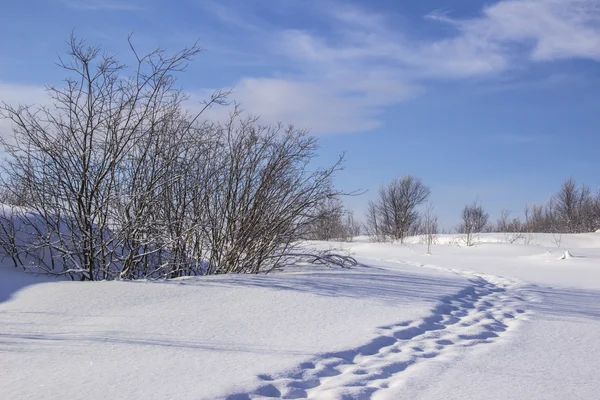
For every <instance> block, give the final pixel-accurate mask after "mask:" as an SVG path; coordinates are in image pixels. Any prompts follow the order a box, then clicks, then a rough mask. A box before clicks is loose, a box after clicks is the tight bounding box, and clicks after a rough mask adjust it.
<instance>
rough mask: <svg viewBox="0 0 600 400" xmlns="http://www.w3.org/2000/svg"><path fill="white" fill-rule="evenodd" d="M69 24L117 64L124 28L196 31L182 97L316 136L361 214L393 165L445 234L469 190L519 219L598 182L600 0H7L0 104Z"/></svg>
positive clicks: (15, 95) (52, 76) (152, 43)
mask: <svg viewBox="0 0 600 400" xmlns="http://www.w3.org/2000/svg"><path fill="white" fill-rule="evenodd" d="M72 29H75V32H76V34H77V35H79V36H81V37H83V38H86V39H87V40H88V41H89V42H91V43H94V44H99V45H102V46H104V48H105V49H106V50H107V51H108V52H110V53H117V54H118V55H121V58H122V59H125V60H126V59H127V57H129V55H128V53H127V42H126V39H127V35H128V34H129V33H130V32H132V31H134V32H135V34H134V39H133V41H134V43H135V44H136V46H137V47H138V49H140V50H141V51H145V50H150V49H153V48H155V47H164V48H167V49H172V50H176V49H179V48H181V47H183V46H185V45H189V44H191V43H193V42H194V41H196V40H199V43H200V44H201V45H202V46H203V47H204V48H205V49H206V52H204V53H202V54H201V55H200V56H199V57H198V58H197V59H196V60H195V61H194V62H193V63H192V64H191V65H190V67H189V69H188V70H187V72H186V73H185V74H183V75H182V76H181V77H180V82H181V85H182V86H183V87H184V88H185V89H186V91H188V92H189V93H190V94H191V95H192V98H193V99H199V98H202V97H203V96H205V95H206V93H208V92H209V91H210V90H212V89H214V88H219V87H225V88H230V87H234V93H233V95H232V99H235V100H237V101H239V102H241V104H242V107H243V108H244V109H245V110H246V111H248V112H251V113H254V114H258V115H261V116H262V118H263V120H265V121H279V120H281V121H284V122H286V123H293V124H295V125H296V126H298V127H307V128H310V129H311V131H312V133H313V134H316V135H318V136H320V138H321V157H320V161H321V162H323V163H327V162H330V161H331V160H333V159H335V157H336V156H337V154H339V153H340V152H342V151H346V152H347V153H346V155H347V157H346V169H345V170H344V171H343V172H342V173H340V174H339V176H338V179H337V184H338V186H340V187H342V188H344V189H347V190H352V189H368V190H369V192H368V193H367V194H366V195H364V196H361V197H356V198H351V199H348V204H349V206H350V207H351V208H352V209H354V210H356V211H357V212H359V213H360V212H362V209H364V206H365V204H366V202H367V201H368V200H369V199H370V198H372V197H373V195H374V193H375V192H376V190H377V188H378V187H379V185H381V184H383V183H386V182H388V181H389V180H390V179H392V178H393V177H395V176H402V175H404V174H412V175H415V176H418V177H421V178H422V179H423V180H424V182H425V183H426V184H427V185H429V186H430V187H431V189H432V193H433V195H432V201H433V202H434V204H435V207H436V210H437V212H438V214H439V216H440V220H441V222H442V225H443V226H445V227H447V228H451V227H452V226H454V224H455V223H456V222H457V219H458V214H459V212H460V209H461V207H462V206H463V205H464V204H466V203H469V202H471V201H473V200H474V199H475V198H476V197H478V198H479V200H480V201H481V202H482V204H483V205H484V207H485V208H486V209H487V210H488V211H489V212H490V214H492V215H493V216H495V215H497V214H498V212H499V211H500V209H502V208H506V209H508V210H511V211H512V212H513V213H514V214H515V215H518V214H520V213H521V211H522V209H523V207H524V205H525V204H533V203H539V202H544V201H545V200H546V199H547V198H548V197H549V195H550V194H551V193H552V192H554V191H555V190H556V189H557V188H558V186H559V184H560V183H561V182H562V181H563V180H564V179H565V178H567V177H569V176H573V177H574V178H575V179H576V180H577V181H578V182H582V183H586V184H588V185H589V186H591V187H592V188H593V189H596V188H598V187H599V186H600V175H599V174H598V164H599V163H598V158H599V157H598V154H597V153H598V150H597V149H598V148H600V139H599V138H598V137H599V133H600V132H599V129H598V127H599V126H600V64H599V61H600V0H505V1H499V2H494V1H488V2H481V1H475V0H456V1H452V2H448V1H440V0H423V1H395V0H374V1H356V0H355V1H341V0H280V1H272V0H245V1H242V0H230V1H228V0H222V1H212V0H210V1H202V0H196V1H191V0H182V1H177V2H174V1H166V0H148V1H137V0H107V1H101V0H44V1H42V0H37V1H36V0H30V1H27V2H16V1H13V2H5V3H4V4H3V5H2V13H0V100H4V101H8V102H25V103H34V102H44V94H43V85H45V84H51V83H58V82H60V80H61V79H62V78H63V77H64V71H61V70H60V69H59V68H58V67H56V66H55V65H54V61H56V58H57V55H58V54H60V53H62V52H64V51H65V50H66V44H65V41H66V39H67V38H68V35H69V33H70V31H71V30H72ZM213 114H214V117H215V118H216V117H218V115H221V114H222V112H221V111H218V110H216V111H213ZM0 129H2V130H4V131H5V130H6V129H7V126H6V123H5V122H2V123H0ZM3 134H5V133H3Z"/></svg>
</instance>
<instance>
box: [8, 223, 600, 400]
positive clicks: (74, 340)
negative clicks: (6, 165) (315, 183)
mask: <svg viewBox="0 0 600 400" xmlns="http://www.w3.org/2000/svg"><path fill="white" fill-rule="evenodd" d="M534 236H535V237H527V238H519V239H518V240H513V239H515V238H514V237H509V236H508V235H502V234H487V235H481V236H480V237H479V238H477V244H476V245H475V246H472V247H466V246H464V245H462V243H461V238H459V237H456V236H443V237H440V238H439V241H440V244H437V245H434V246H433V247H432V250H431V253H432V254H431V255H428V254H425V253H426V247H425V246H424V245H421V244H418V243H419V239H418V238H414V240H411V241H410V243H408V244H406V245H400V244H380V243H370V242H368V240H358V241H356V242H354V243H345V244H323V243H319V244H316V245H318V246H331V245H335V246H339V247H344V248H345V249H346V250H347V251H350V252H352V253H353V254H354V256H355V257H356V258H357V259H358V260H359V261H360V263H361V266H360V267H357V268H353V269H351V270H340V269H325V268H305V269H299V270H296V271H289V272H286V273H278V274H273V275H267V276H218V277H208V278H187V279H180V280H175V281H170V282H93V283H89V282H87V283H81V282H59V281H49V280H48V279H47V278H37V277H34V276H30V275H26V274H24V273H23V272H21V271H18V270H15V269H14V268H12V267H9V264H8V263H6V266H4V267H1V268H0V398H1V399H40V398H50V399H104V398H110V399H141V398H143V399H219V398H221V399H231V400H235V399H238V400H241V399H256V398H307V397H308V398H314V399H374V400H376V399H439V398H444V399H466V398H472V399H567V398H568V399H571V398H581V399H595V398H597V394H598V393H600V380H599V379H598V378H597V375H598V371H599V370H600V340H598V332H600V233H596V234H585V235H562V236H561V237H555V236H552V235H542V234H539V235H534ZM508 242H513V243H512V244H510V243H508ZM565 250H569V251H570V253H571V254H572V255H573V257H572V258H567V259H560V257H561V256H562V255H563V254H564V252H565Z"/></svg>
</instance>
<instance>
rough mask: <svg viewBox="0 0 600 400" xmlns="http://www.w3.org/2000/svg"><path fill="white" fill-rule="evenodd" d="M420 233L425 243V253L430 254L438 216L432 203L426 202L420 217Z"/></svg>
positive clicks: (436, 229) (435, 235)
mask: <svg viewBox="0 0 600 400" xmlns="http://www.w3.org/2000/svg"><path fill="white" fill-rule="evenodd" d="M421 223H422V234H423V235H424V237H425V244H427V254H431V245H432V244H434V243H435V242H436V239H437V234H438V231H439V229H438V218H437V215H435V209H434V207H433V204H432V203H428V204H427V206H426V207H425V212H424V213H423V217H422V221H421Z"/></svg>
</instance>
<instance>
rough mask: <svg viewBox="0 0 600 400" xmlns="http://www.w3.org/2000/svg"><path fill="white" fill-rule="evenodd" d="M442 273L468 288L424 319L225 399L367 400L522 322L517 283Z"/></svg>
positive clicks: (384, 331) (397, 326)
mask: <svg viewBox="0 0 600 400" xmlns="http://www.w3.org/2000/svg"><path fill="white" fill-rule="evenodd" d="M386 261H388V260H386ZM389 261H391V260H389ZM396 262H397V261H396ZM420 266H422V267H426V266H424V265H420ZM428 268H436V269H443V268H437V267H428ZM443 270H446V271H451V272H454V273H457V274H460V275H467V276H469V278H470V282H471V285H470V286H468V287H466V288H465V289H463V290H462V291H460V292H459V293H458V294H456V295H453V296H448V297H446V298H443V299H442V301H441V304H440V305H438V306H437V307H436V308H434V309H433V310H432V314H431V315H429V316H428V317H426V318H424V319H422V320H418V321H408V322H401V323H397V324H394V325H391V326H385V327H381V328H379V329H378V336H376V337H375V338H373V339H372V340H371V341H370V342H369V343H367V344H365V345H362V346H360V347H357V348H355V349H350V350H346V351H341V352H334V353H327V354H322V355H320V356H319V357H317V358H315V359H314V360H311V361H310V362H305V363H302V364H300V365H299V367H298V368H297V370H296V372H294V373H292V374H288V375H281V376H279V375H273V376H272V375H266V374H265V375H260V376H259V378H260V379H261V380H262V381H263V382H264V383H263V385H262V386H260V387H259V388H258V389H257V390H255V391H253V392H251V393H240V394H235V395H232V396H229V397H228V398H227V400H248V399H264V398H283V399H303V398H309V399H370V398H371V397H372V396H373V395H374V394H375V393H376V392H379V391H385V389H387V388H389V387H390V386H397V385H401V384H402V383H403V381H404V379H405V377H404V375H405V374H406V372H405V371H407V370H410V368H411V367H412V366H415V365H422V364H424V363H427V362H431V361H432V360H435V359H443V358H447V357H452V356H453V355H455V354H456V353H457V352H459V351H460V349H461V348H462V349H464V348H465V347H472V346H475V345H479V344H484V343H492V342H494V341H495V340H497V339H498V338H499V337H500V336H502V335H503V334H504V333H505V332H506V331H508V330H509V329H511V328H512V327H513V326H514V325H515V323H517V321H518V320H521V319H525V318H526V317H525V314H526V313H525V308H524V305H525V299H524V298H523V297H521V296H520V295H519V293H518V291H517V288H518V284H517V283H516V282H514V281H512V280H510V279H506V278H501V277H496V276H491V275H481V274H476V273H469V272H464V271H459V270H447V269H443ZM381 394H384V393H381Z"/></svg>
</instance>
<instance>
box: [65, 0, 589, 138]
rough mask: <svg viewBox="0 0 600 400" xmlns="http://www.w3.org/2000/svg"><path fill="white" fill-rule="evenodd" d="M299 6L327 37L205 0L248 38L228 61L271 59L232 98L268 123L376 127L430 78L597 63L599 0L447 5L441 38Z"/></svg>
mask: <svg viewBox="0 0 600 400" xmlns="http://www.w3.org/2000/svg"><path fill="white" fill-rule="evenodd" d="M68 3H69V4H70V5H72V6H75V7H79V8H87V9H94V8H95V7H98V8H100V7H103V8H108V9H111V8H112V9H123V10H127V9H129V8H131V7H136V6H135V5H132V4H133V3H131V2H126V1H124V0H114V1H110V2H100V1H97V0H68ZM303 4H304V5H303V8H302V9H303V12H306V13H309V14H310V13H313V14H314V15H315V16H317V15H318V18H319V20H320V21H321V22H323V21H325V23H326V24H327V29H325V30H324V31H323V32H325V31H326V32H327V33H326V34H325V33H319V32H320V31H317V30H310V31H309V30H299V29H287V28H277V27H276V26H275V25H273V24H274V22H266V21H264V20H262V19H261V18H259V17H258V16H256V15H252V8H251V7H246V6H242V7H243V8H241V9H231V6H227V5H225V4H224V3H222V2H216V1H207V2H205V3H203V6H204V7H205V8H206V9H207V11H209V12H210V13H212V15H214V16H215V17H216V18H217V19H218V20H219V21H220V22H221V23H222V24H225V25H227V26H229V27H230V28H231V32H235V37H236V38H240V37H242V36H243V39H244V40H242V41H240V40H238V41H237V42H238V43H236V44H231V46H232V49H231V52H230V53H229V54H231V56H230V57H229V58H231V59H234V58H236V57H235V55H236V54H238V55H239V54H245V55H244V56H238V58H239V59H241V60H247V59H248V58H249V56H247V54H252V59H253V60H254V59H261V60H264V62H265V64H266V65H270V66H271V71H268V72H265V73H263V74H253V75H246V76H240V77H239V79H238V81H237V82H235V88H234V94H233V95H232V98H233V99H235V100H237V101H239V102H241V104H242V107H243V108H244V109H245V110H246V111H248V112H250V113H253V114H257V115H261V116H262V117H263V119H264V120H266V121H269V122H272V121H283V122H286V123H288V122H289V123H293V124H295V125H296V126H299V127H309V128H312V130H313V132H315V133H340V132H357V131H368V130H371V129H374V128H376V127H378V126H380V125H381V124H382V115H383V113H384V112H385V110H386V109H387V108H388V107H391V106H393V105H394V104H398V103H399V102H402V101H405V100H407V99H409V98H411V97H413V96H415V95H416V94H418V93H419V92H420V91H422V90H424V89H426V88H427V86H428V85H429V84H430V82H431V81H432V80H444V81H448V80H463V79H470V78H477V79H478V80H483V79H487V78H494V79H497V78H498V77H500V76H503V75H502V74H503V73H505V72H507V71H513V70H514V69H517V68H524V67H527V66H528V65H529V64H530V63H542V62H550V61H552V60H557V59H570V58H585V59H591V60H596V61H600V6H599V4H600V0H504V1H500V2H496V3H493V4H491V5H488V6H485V7H483V8H482V9H481V10H480V12H479V13H478V14H477V15H475V16H472V17H469V18H457V17H453V16H452V11H451V10H447V11H444V12H440V11H437V12H432V13H431V14H429V15H426V16H424V17H425V19H424V21H423V23H424V24H437V25H439V26H441V27H446V28H448V29H446V33H445V35H443V36H442V35H441V34H440V36H439V37H437V38H436V37H427V38H423V37H413V36H414V35H413V36H411V32H408V31H406V30H405V29H403V24H402V23H399V22H398V21H397V19H396V17H395V16H393V15H391V14H382V13H376V12H369V11H367V10H365V9H363V8H359V7H355V6H348V5H346V4H342V3H341V2H339V1H338V2H336V0H328V1H326V2H314V3H308V4H306V3H303ZM311 7H313V8H311ZM207 29H208V28H207ZM245 34H246V35H245ZM244 35H245V36H244ZM234 42H235V41H234ZM232 43H233V42H232ZM240 43H242V44H240ZM252 44H254V46H252ZM496 82H498V81H496ZM503 84H508V85H510V84H511V82H503ZM212 112H213V113H222V111H212Z"/></svg>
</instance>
